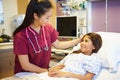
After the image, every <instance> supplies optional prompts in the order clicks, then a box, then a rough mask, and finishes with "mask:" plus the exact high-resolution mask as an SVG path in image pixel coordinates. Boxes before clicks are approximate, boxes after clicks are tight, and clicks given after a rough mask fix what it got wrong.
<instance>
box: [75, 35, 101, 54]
mask: <svg viewBox="0 0 120 80" xmlns="http://www.w3.org/2000/svg"><path fill="white" fill-rule="evenodd" d="M86 36H88V38H89V39H90V40H91V41H92V44H93V46H94V47H95V49H93V51H92V53H97V52H98V51H99V49H100V48H101V46H102V38H101V36H100V35H99V34H97V33H87V34H85V35H84V36H83V37H82V39H81V41H83V39H84V37H86ZM79 52H81V51H80V50H78V51H74V53H79Z"/></svg>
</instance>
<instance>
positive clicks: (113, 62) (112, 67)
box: [24, 32, 120, 80]
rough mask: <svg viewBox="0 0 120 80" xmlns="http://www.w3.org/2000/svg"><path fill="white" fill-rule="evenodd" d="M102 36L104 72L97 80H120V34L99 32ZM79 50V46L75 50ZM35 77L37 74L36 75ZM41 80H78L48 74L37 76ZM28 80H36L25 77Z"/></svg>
mask: <svg viewBox="0 0 120 80" xmlns="http://www.w3.org/2000/svg"><path fill="white" fill-rule="evenodd" d="M97 33H98V34H100V35H101V37H102V40H103V45H102V47H101V49H100V50H99V52H98V55H99V56H101V57H102V58H103V61H102V67H103V68H102V70H101V72H100V74H99V76H98V77H97V78H96V79H95V80H120V33H112V32H97ZM77 49H79V44H78V45H77V46H75V47H74V48H73V50H77ZM34 75H35V74H34ZM37 76H38V77H39V80H77V79H74V78H53V77H49V76H48V75H47V72H45V73H41V74H37ZM24 78H27V79H28V80H35V79H32V78H30V76H27V77H26V76H24ZM37 80H38V79H37Z"/></svg>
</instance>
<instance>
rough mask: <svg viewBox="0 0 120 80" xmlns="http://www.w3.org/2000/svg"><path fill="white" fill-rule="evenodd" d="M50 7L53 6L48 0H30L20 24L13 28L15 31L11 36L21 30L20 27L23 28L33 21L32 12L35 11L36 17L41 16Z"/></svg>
mask: <svg viewBox="0 0 120 80" xmlns="http://www.w3.org/2000/svg"><path fill="white" fill-rule="evenodd" d="M51 8H53V6H52V4H51V2H50V1H49V0H30V2H29V4H28V6H27V9H26V14H25V18H24V20H23V22H22V24H21V25H20V26H19V27H18V28H16V29H15V31H14V32H13V36H15V35H16V33H18V32H19V31H21V30H22V29H25V28H26V27H28V26H29V25H30V24H31V23H33V21H34V13H36V14H37V16H38V17H41V16H42V15H44V14H45V13H46V12H48V11H49V9H51Z"/></svg>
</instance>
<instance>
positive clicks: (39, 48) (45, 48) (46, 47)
mask: <svg viewBox="0 0 120 80" xmlns="http://www.w3.org/2000/svg"><path fill="white" fill-rule="evenodd" d="M41 29H43V39H44V42H45V47H44V50H45V51H48V44H47V40H46V37H45V30H44V27H42V28H41ZM28 30H29V31H31V32H32V33H33V35H34V36H35V41H36V43H37V47H38V50H37V49H35V45H34V44H33V42H32V40H31V39H30V36H29V34H28ZM26 36H27V38H28V40H29V41H30V43H31V45H32V47H33V49H34V52H35V53H39V52H41V47H40V45H39V43H38V39H37V36H36V34H35V32H34V31H33V30H32V29H31V28H30V27H27V28H26Z"/></svg>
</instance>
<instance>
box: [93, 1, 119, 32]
mask: <svg viewBox="0 0 120 80" xmlns="http://www.w3.org/2000/svg"><path fill="white" fill-rule="evenodd" d="M107 8H108V9H107V31H109V32H120V29H119V28H120V0H108V7H107ZM91 9H92V31H93V32H96V31H106V13H105V12H106V8H105V0H104V1H97V2H92V8H91Z"/></svg>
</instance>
